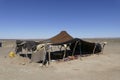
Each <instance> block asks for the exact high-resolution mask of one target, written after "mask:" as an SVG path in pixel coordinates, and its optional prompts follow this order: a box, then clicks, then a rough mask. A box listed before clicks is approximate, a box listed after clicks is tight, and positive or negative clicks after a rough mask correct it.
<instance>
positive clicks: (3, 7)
mask: <svg viewBox="0 0 120 80" xmlns="http://www.w3.org/2000/svg"><path fill="white" fill-rule="evenodd" d="M62 30H66V31H67V32H68V33H69V34H70V35H72V36H73V37H79V38H95V37H120V0H0V39H1V38H2V39H3V38H13V39H16V38H17V39H20V38H24V39H28V38H33V39H34V38H35V39H36V38H37V39H41V38H50V37H52V36H54V35H56V34H58V33H59V32H60V31H62Z"/></svg>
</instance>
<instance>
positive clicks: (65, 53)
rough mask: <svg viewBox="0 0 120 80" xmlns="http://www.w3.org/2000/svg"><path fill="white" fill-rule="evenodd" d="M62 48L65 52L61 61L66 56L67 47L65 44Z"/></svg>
mask: <svg viewBox="0 0 120 80" xmlns="http://www.w3.org/2000/svg"><path fill="white" fill-rule="evenodd" d="M64 48H65V51H64V55H63V60H64V59H65V56H66V50H67V45H66V44H65V45H64Z"/></svg>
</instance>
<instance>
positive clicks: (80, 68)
mask: <svg viewBox="0 0 120 80" xmlns="http://www.w3.org/2000/svg"><path fill="white" fill-rule="evenodd" d="M10 50H11V49H10V48H8V47H6V48H0V80H120V60H119V59H120V41H114V40H113V41H110V42H109V41H108V45H107V46H105V50H104V54H100V55H91V56H87V57H82V60H80V59H77V60H72V61H66V62H52V63H51V65H50V66H47V67H41V66H40V64H38V63H28V60H26V59H23V58H21V57H15V58H9V57H8V52H9V51H10ZM24 62H25V63H26V64H24Z"/></svg>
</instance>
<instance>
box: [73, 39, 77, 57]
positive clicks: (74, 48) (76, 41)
mask: <svg viewBox="0 0 120 80" xmlns="http://www.w3.org/2000/svg"><path fill="white" fill-rule="evenodd" d="M77 43H78V41H76V43H75V46H74V48H73V52H72V56H73V55H74V53H75V49H76V46H77Z"/></svg>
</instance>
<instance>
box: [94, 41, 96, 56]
mask: <svg viewBox="0 0 120 80" xmlns="http://www.w3.org/2000/svg"><path fill="white" fill-rule="evenodd" d="M95 49H96V43H95V46H94V49H93V54H94V53H95Z"/></svg>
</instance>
